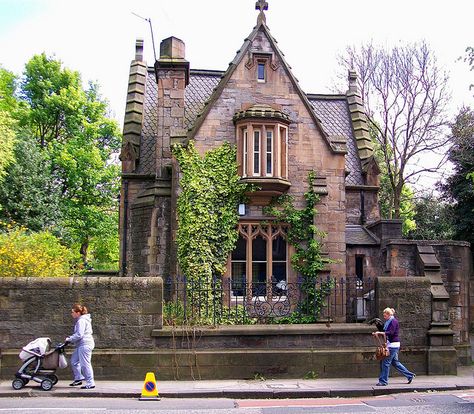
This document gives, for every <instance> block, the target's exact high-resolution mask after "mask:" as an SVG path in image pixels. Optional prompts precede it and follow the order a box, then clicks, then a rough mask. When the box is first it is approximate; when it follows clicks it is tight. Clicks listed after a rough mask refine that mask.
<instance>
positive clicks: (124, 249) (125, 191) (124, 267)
mask: <svg viewBox="0 0 474 414" xmlns="http://www.w3.org/2000/svg"><path fill="white" fill-rule="evenodd" d="M127 230H128V180H124V182H123V239H122V276H126V275H127V274H126V272H127V239H128V233H127Z"/></svg>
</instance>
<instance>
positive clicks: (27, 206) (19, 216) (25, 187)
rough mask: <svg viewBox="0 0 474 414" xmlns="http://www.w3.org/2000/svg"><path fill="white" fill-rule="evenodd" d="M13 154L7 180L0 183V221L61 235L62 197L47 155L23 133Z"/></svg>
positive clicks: (7, 170)
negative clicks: (0, 205)
mask: <svg viewBox="0 0 474 414" xmlns="http://www.w3.org/2000/svg"><path fill="white" fill-rule="evenodd" d="M14 155H15V162H14V163H12V164H10V165H9V166H8V168H7V169H6V172H7V174H8V179H7V180H4V182H2V183H0V200H1V201H0V203H1V204H2V207H3V208H2V210H1V211H0V218H1V219H2V221H3V222H4V223H6V224H10V225H20V226H22V227H25V228H27V229H29V230H31V231H35V232H38V231H41V230H46V229H49V230H50V231H54V232H55V233H56V234H57V235H60V234H61V233H62V231H61V229H60V218H61V216H60V195H61V194H60V193H59V191H58V189H57V187H56V186H55V184H54V181H53V180H52V177H51V162H50V160H49V158H48V157H47V154H46V153H45V152H44V151H43V150H41V148H40V147H38V146H37V145H36V142H35V140H34V138H32V137H31V136H30V135H28V134H24V135H20V137H19V139H18V140H17V142H16V144H15V149H14Z"/></svg>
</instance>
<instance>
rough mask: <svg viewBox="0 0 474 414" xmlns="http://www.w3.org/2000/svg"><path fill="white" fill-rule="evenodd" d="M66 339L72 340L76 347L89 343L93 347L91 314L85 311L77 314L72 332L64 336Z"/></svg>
mask: <svg viewBox="0 0 474 414" xmlns="http://www.w3.org/2000/svg"><path fill="white" fill-rule="evenodd" d="M66 341H68V342H72V343H73V344H74V345H75V346H76V347H80V346H83V345H89V346H91V347H92V348H94V346H95V343H94V338H93V336H92V321H91V315H90V314H89V313H86V314H85V315H81V316H79V318H77V320H76V324H75V325H74V333H73V334H72V335H71V336H68V337H67V338H66Z"/></svg>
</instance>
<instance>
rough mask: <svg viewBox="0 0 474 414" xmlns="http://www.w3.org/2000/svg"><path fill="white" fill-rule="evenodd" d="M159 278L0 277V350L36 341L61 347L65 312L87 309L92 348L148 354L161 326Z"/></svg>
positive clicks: (67, 326)
mask: <svg viewBox="0 0 474 414" xmlns="http://www.w3.org/2000/svg"><path fill="white" fill-rule="evenodd" d="M162 297H163V281H162V279H161V278H160V277H153V278H139V277H101V276H95V277H81V276H76V277H71V278H42V277H25V278H10V277H0V320H1V324H0V350H5V349H13V350H18V352H19V351H20V349H21V348H22V347H23V346H25V345H26V344H28V343H29V342H30V341H32V340H33V339H35V338H38V337H49V338H51V340H52V341H53V343H56V342H62V341H63V340H64V339H65V338H66V336H68V335H70V334H71V333H72V332H73V327H74V320H73V319H72V318H71V306H72V305H73V304H74V303H75V302H80V303H82V304H84V305H85V306H87V308H88V309H89V312H90V314H91V317H92V327H93V329H94V338H95V342H96V347H97V348H138V349H146V348H153V346H154V344H153V339H152V337H151V331H152V329H155V328H159V327H161V324H162V319H163V318H162Z"/></svg>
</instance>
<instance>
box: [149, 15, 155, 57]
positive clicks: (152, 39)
mask: <svg viewBox="0 0 474 414" xmlns="http://www.w3.org/2000/svg"><path fill="white" fill-rule="evenodd" d="M147 20H148V23H149V24H150V32H151V44H152V45H153V55H154V56H155V62H156V50H155V38H154V36H153V27H152V25H151V19H147Z"/></svg>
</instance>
